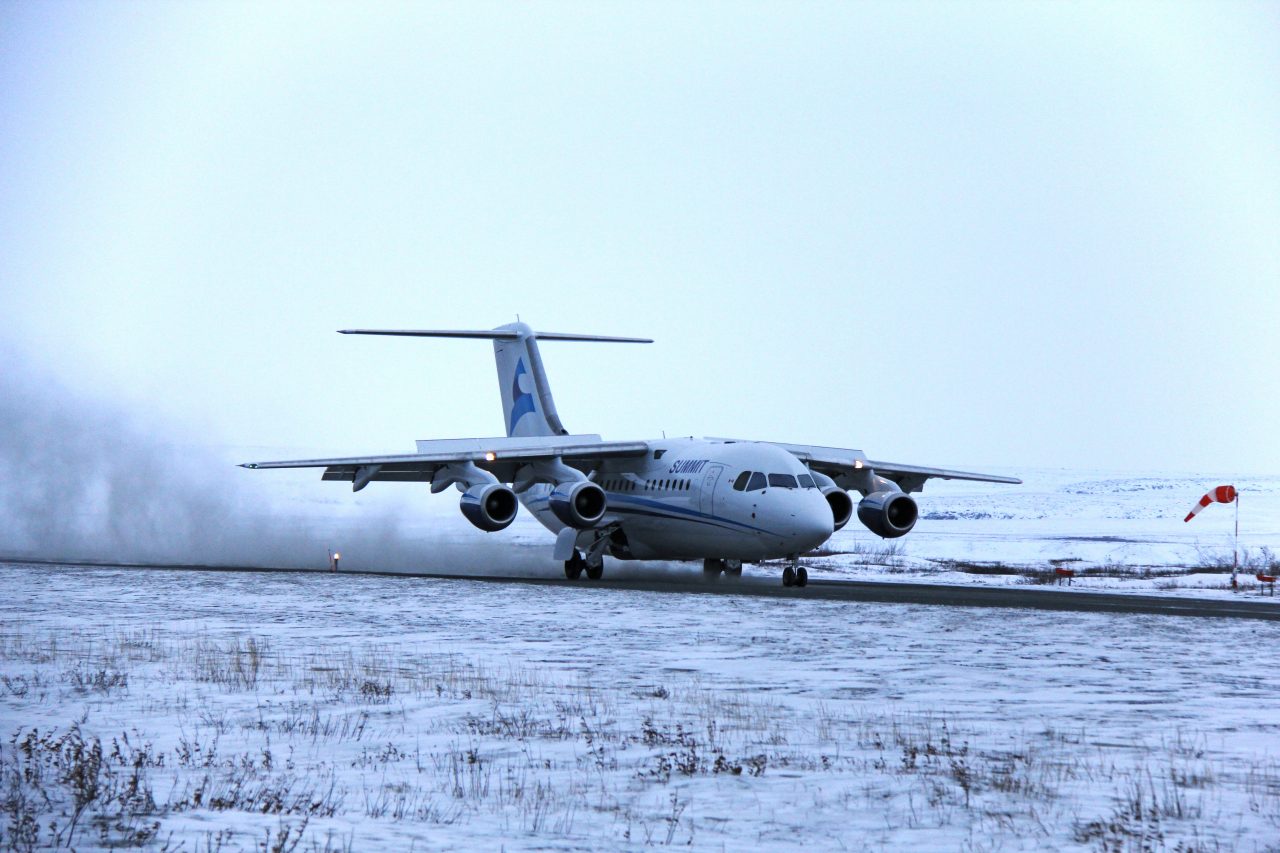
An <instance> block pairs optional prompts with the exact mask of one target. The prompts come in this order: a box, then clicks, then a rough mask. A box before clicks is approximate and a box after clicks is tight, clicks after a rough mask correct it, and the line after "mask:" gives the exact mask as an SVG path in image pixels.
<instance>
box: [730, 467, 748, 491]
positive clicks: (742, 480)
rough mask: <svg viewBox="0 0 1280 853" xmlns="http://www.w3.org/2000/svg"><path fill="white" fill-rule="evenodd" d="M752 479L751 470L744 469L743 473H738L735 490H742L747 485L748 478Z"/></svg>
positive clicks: (734, 485) (734, 483) (734, 484)
mask: <svg viewBox="0 0 1280 853" xmlns="http://www.w3.org/2000/svg"><path fill="white" fill-rule="evenodd" d="M750 479H751V472H750V471H743V472H742V473H741V474H739V475H738V479H736V480H734V481H733V490H734V491H735V492H740V491H742V490H743V489H745V488H746V487H747V480H750Z"/></svg>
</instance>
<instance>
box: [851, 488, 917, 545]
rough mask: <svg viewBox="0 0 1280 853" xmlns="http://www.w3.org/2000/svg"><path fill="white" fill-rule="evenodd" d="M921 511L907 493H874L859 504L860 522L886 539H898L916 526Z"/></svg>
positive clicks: (892, 491)
mask: <svg viewBox="0 0 1280 853" xmlns="http://www.w3.org/2000/svg"><path fill="white" fill-rule="evenodd" d="M919 517H920V510H919V509H918V508H917V507H916V502H915V501H913V500H912V499H911V497H910V496H909V495H907V494H906V493H905V492H899V491H894V490H890V489H884V490H883V491H879V492H872V493H871V494H869V495H867V496H866V497H865V498H863V499H862V500H861V501H860V502H859V503H858V520H859V521H861V522H862V523H863V524H865V525H866V526H867V529H868V530H870V531H871V532H872V533H874V534H876V535H877V536H883V537H884V538H885V539H896V538H898V537H899V536H905V535H907V534H908V533H910V532H911V528H913V527H915V526H916V519H917V518H919Z"/></svg>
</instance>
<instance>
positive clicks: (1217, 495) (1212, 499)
mask: <svg viewBox="0 0 1280 853" xmlns="http://www.w3.org/2000/svg"><path fill="white" fill-rule="evenodd" d="M1235 499H1236V487H1235V486H1218V488H1216V489H1214V490H1213V491H1211V492H1209V493H1208V494H1207V495H1205V496H1204V497H1202V498H1201V499H1200V503H1198V504H1196V505H1195V506H1193V507H1192V508H1191V512H1189V513H1187V517H1186V518H1184V519H1182V520H1183V521H1190V520H1191V519H1193V518H1195V517H1196V516H1197V515H1199V514H1200V510H1202V509H1204V508H1205V507H1207V506H1208V505H1209V504H1212V503H1219V504H1229V503H1231V502H1232V501H1234V500H1235Z"/></svg>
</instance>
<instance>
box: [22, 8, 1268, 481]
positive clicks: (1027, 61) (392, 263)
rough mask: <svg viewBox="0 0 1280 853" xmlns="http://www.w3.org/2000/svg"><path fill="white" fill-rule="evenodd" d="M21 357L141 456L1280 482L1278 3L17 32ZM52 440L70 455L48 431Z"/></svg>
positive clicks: (137, 16) (323, 15) (584, 12)
mask: <svg viewBox="0 0 1280 853" xmlns="http://www.w3.org/2000/svg"><path fill="white" fill-rule="evenodd" d="M0 74H2V75H3V76H2V78H0V79H2V80H3V84H2V87H0V117H2V119H3V125H2V127H3V133H2V134H0V314H2V316H3V324H2V325H0V329H2V330H3V331H2V332H0V342H5V343H7V346H8V347H9V348H10V349H11V351H12V353H13V354H12V355H10V357H8V358H7V360H6V363H5V364H4V365H3V369H4V370H6V371H10V370H15V371H24V370H25V371H32V372H38V371H49V372H52V373H53V374H55V375H57V376H58V377H60V378H61V380H62V381H63V382H65V383H66V384H67V385H68V386H70V387H71V388H72V389H75V390H77V391H79V392H83V393H92V394H95V395H97V396H99V397H102V398H106V399H111V400H113V401H115V402H116V403H118V404H120V405H123V406H125V407H127V408H128V409H130V410H131V411H134V412H137V413H138V415H139V417H141V418H144V419H151V418H154V419H155V422H156V424H157V432H158V433H159V434H161V435H168V434H171V433H175V432H181V431H184V430H189V431H193V432H195V433H197V434H199V435H200V436H202V437H203V439H204V440H207V441H208V442H210V443H214V444H220V445H237V446H239V445H245V446H248V445H257V446H273V447H280V448H288V447H296V448H307V449H324V450H325V451H329V452H333V453H351V454H355V453H361V452H366V451H378V452H395V451H404V452H410V451H412V449H413V444H412V442H413V440H414V439H418V438H439V437H450V436H467V435H494V434H499V433H500V432H501V430H502V419H501V408H500V404H499V400H498V394H497V387H496V382H495V376H494V367H493V358H492V352H491V350H490V347H489V345H488V344H486V343H483V342H478V341H458V342H452V341H424V340H403V339H392V338H351V337H343V336H340V335H337V334H334V330H336V329H339V328H347V327H389V328H451V327H456V328H489V327H492V326H496V325H498V324H501V323H505V322H509V321H511V320H513V319H515V316H516V315H517V313H518V314H519V315H520V316H521V318H523V319H524V320H525V321H527V322H529V323H531V324H532V325H534V326H535V328H541V329H545V330H548V331H568V332H592V333H602V334H621V335H647V336H652V337H654V338H656V339H657V343H656V344H653V345H650V346H625V347H624V346H607V345H603V344H550V343H549V344H547V345H545V346H544V348H543V351H544V355H545V356H546V358H547V362H548V365H547V366H548V370H549V373H550V378H551V383H552V386H553V388H554V390H555V392H556V399H557V403H558V405H559V409H560V413H561V416H562V417H563V419H564V421H565V423H566V425H567V426H568V427H569V428H570V429H571V430H574V431H579V432H600V433H603V434H604V435H605V436H606V437H608V438H619V439H622V438H648V437H655V436H657V435H659V434H661V431H663V430H665V431H666V432H667V433H668V434H672V435H674V434H698V435H737V436H743V437H758V438H767V439H775V440H782V441H795V442H806V443H815V444H830V445H839V446H849V447H858V448H862V449H864V450H865V451H866V452H867V453H868V455H870V456H871V457H872V458H882V459H890V460H894V461H899V462H907V463H916V464H924V465H948V466H970V467H975V466H977V467H980V466H995V467H1000V468H1017V467H1018V466H1023V465H1025V466H1067V467H1079V468H1115V469H1122V470H1146V469H1169V470H1180V471H1229V472H1255V473H1261V472H1266V473H1275V472H1280V441H1277V439H1276V436H1277V434H1280V401H1278V400H1280V398H1278V396H1277V382H1276V369H1277V366H1278V365H1280V4H1275V3H1211V4H1177V3H1158V4H1153V5H1143V4H1140V3H1105V4H1088V3H1073V4H1067V3H1054V4H1049V3H1035V4H1028V3H1009V4H982V3H978V4H967V3H964V4H962V3H942V4H929V3H892V4H890V3H885V4H850V3H841V4H835V5H822V4H793V3H780V4H741V3H734V4H690V3H683V2H682V3H672V4H616V5H614V4H607V3H584V4H555V3H538V4H523V5H517V4H510V3H502V4H495V5H490V6H485V5H482V4H477V3H472V2H467V3H459V4H445V5H430V4H417V3H413V4H409V3H406V4H390V5H385V4H384V5H377V4H369V3H350V4H346V3H341V4H323V3H303V4H297V5H290V4H287V3H272V4H236V3H213V2H201V3H197V2H191V3H154V4H153V3H123V2H117V3H107V2H95V3H56V2H42V3H34V2H28V3H21V2H8V3H5V4H3V5H0ZM51 438H54V437H51Z"/></svg>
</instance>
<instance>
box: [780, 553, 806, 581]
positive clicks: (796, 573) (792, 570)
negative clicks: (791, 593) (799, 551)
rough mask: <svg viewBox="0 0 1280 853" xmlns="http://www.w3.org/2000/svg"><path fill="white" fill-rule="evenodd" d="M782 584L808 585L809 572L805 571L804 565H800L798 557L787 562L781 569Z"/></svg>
mask: <svg viewBox="0 0 1280 853" xmlns="http://www.w3.org/2000/svg"><path fill="white" fill-rule="evenodd" d="M782 585H783V586H808V585H809V573H808V572H807V571H805V568H804V566H802V565H800V558H799V557H796V558H795V559H793V560H791V561H790V562H789V563H787V567H786V568H785V569H783V570H782Z"/></svg>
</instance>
